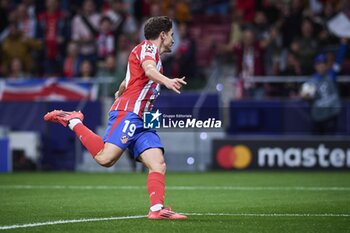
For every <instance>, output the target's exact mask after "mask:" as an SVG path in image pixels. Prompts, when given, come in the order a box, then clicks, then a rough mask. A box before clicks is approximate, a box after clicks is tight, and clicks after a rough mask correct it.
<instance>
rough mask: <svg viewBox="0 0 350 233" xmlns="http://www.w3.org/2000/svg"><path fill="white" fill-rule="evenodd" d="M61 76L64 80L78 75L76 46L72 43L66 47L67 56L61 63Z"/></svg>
mask: <svg viewBox="0 0 350 233" xmlns="http://www.w3.org/2000/svg"><path fill="white" fill-rule="evenodd" d="M63 75H64V77H66V78H75V77H78V75H79V62H78V45H77V44H76V43H75V42H73V41H71V42H70V43H69V44H68V47H67V55H66V58H65V59H64V62H63Z"/></svg>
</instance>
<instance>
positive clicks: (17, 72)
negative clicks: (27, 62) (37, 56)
mask: <svg viewBox="0 0 350 233" xmlns="http://www.w3.org/2000/svg"><path fill="white" fill-rule="evenodd" d="M9 70H10V71H9V74H8V76H7V79H9V80H14V79H23V78H28V75H27V74H26V73H24V72H23V65H22V62H21V59H19V58H14V59H12V61H11V64H10V69H9Z"/></svg>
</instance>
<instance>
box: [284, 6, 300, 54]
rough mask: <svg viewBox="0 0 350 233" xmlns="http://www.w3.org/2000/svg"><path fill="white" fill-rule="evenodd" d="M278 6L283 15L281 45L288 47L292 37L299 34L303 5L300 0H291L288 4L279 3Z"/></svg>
mask: <svg viewBox="0 0 350 233" xmlns="http://www.w3.org/2000/svg"><path fill="white" fill-rule="evenodd" d="M279 7H280V9H281V12H282V17H283V24H282V28H281V33H282V45H283V47H284V48H289V46H290V44H291V43H292V41H293V40H294V38H295V37H296V36H298V35H300V34H301V23H302V20H303V10H304V6H303V4H302V2H301V0H291V1H290V4H289V5H287V3H284V4H283V3H281V5H280V6H279Z"/></svg>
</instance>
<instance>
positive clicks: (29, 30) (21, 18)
mask: <svg viewBox="0 0 350 233" xmlns="http://www.w3.org/2000/svg"><path fill="white" fill-rule="evenodd" d="M17 19H18V28H19V30H21V31H22V33H23V35H25V36H27V37H30V38H35V32H36V19H35V17H33V16H30V15H29V13H28V9H27V6H26V5H25V4H23V3H22V4H19V5H18V6H17Z"/></svg>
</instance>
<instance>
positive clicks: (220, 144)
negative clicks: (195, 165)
mask: <svg viewBox="0 0 350 233" xmlns="http://www.w3.org/2000/svg"><path fill="white" fill-rule="evenodd" d="M348 142H349V138H342V139H339V140H338V139H334V138H329V139H327V138H315V137H309V138H304V139H303V140H300V139H293V138H281V137H280V138H272V137H271V138H269V139H265V138H264V139H262V140H259V139H232V140H230V139H222V140H213V144H212V145H213V153H212V154H213V163H212V164H213V168H214V169H225V170H246V169H300V170H311V169H317V170H344V169H345V170H348V169H349V168H350V144H349V143H348Z"/></svg>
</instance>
